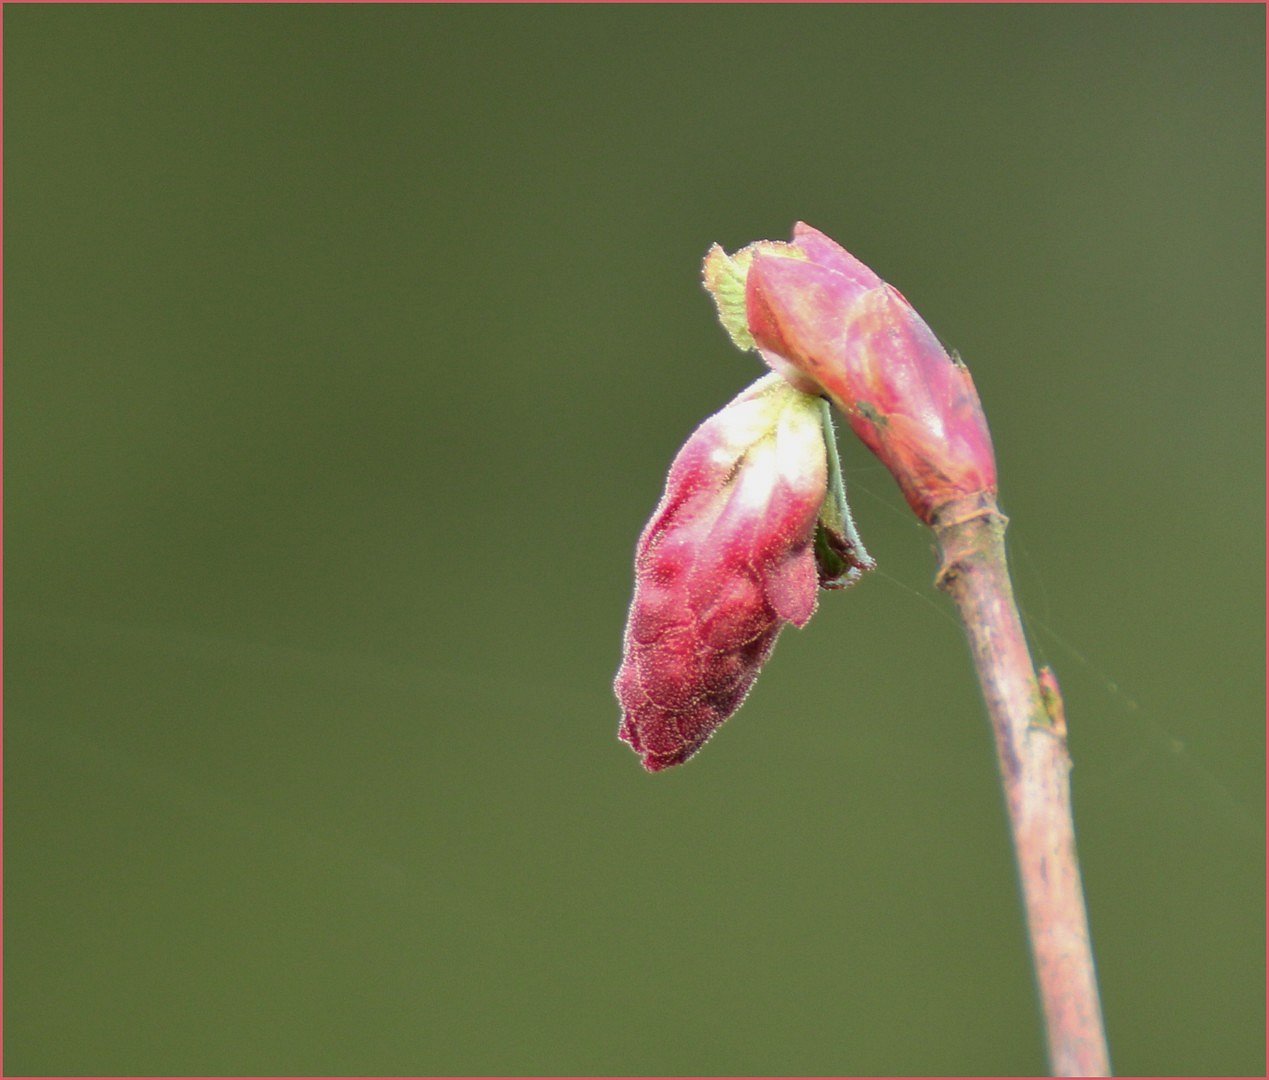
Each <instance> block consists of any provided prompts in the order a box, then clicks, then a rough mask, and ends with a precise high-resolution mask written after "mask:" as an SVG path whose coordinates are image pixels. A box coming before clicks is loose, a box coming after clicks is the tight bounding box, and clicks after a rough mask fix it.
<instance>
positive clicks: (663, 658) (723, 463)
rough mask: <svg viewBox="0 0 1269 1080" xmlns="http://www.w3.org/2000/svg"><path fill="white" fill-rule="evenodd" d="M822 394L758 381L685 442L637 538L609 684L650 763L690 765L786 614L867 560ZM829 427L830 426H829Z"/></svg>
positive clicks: (808, 604)
mask: <svg viewBox="0 0 1269 1080" xmlns="http://www.w3.org/2000/svg"><path fill="white" fill-rule="evenodd" d="M826 417H827V413H826V411H825V408H824V405H823V403H822V402H821V401H819V400H818V399H816V398H814V397H810V396H808V395H806V394H803V393H800V392H799V391H797V390H795V389H793V388H792V387H790V386H789V385H788V384H787V383H786V382H785V381H784V380H783V379H782V378H780V377H779V376H776V375H768V376H766V377H765V378H762V379H760V380H758V382H756V383H755V384H754V385H753V386H751V387H750V388H749V389H748V390H746V391H744V392H743V393H742V394H740V395H739V396H738V397H737V398H735V399H734V400H733V401H732V402H731V403H730V404H728V405H727V406H726V407H724V408H723V409H722V410H721V411H720V412H718V413H716V414H715V415H714V416H712V417H710V418H709V419H708V420H706V421H705V423H703V424H702V425H701V426H700V427H699V428H697V429H696V431H695V432H694V433H693V434H692V436H691V437H690V438H689V439H688V441H687V443H686V444H685V445H684V447H683V449H682V450H680V451H679V454H678V456H677V457H676V458H675V459H674V464H673V465H672V466H671V467H670V474H669V477H668V478H667V480H666V485H665V495H664V496H663V497H662V499H661V502H660V504H659V505H658V506H657V508H656V511H655V512H654V514H653V515H652V520H651V521H650V522H649V523H648V525H647V528H645V529H644V531H643V535H642V536H641V537H640V538H639V543H638V547H637V549H636V557H635V594H634V599H633V601H632V603H631V606H630V617H629V621H628V623H627V626H626V637H625V649H624V654H623V658H622V664H621V669H620V671H618V673H617V680H616V686H615V689H616V692H617V697H618V699H619V700H620V702H621V706H622V712H623V718H622V723H621V730H620V736H621V738H622V739H623V740H625V741H626V742H628V743H629V744H630V746H631V747H632V748H633V749H634V750H635V751H637V752H638V753H639V754H640V755H641V756H642V758H643V764H644V767H645V768H647V769H648V770H649V771H651V772H655V771H657V770H659V769H664V768H665V767H667V766H669V765H677V764H679V763H680V762H683V761H686V760H687V759H688V758H689V757H691V756H692V755H693V754H694V753H696V751H697V750H699V749H700V747H701V746H702V745H703V744H704V743H705V742H706V741H707V740H708V739H709V737H710V736H711V735H712V734H713V733H714V732H715V731H716V730H717V729H718V727H719V726H720V725H721V724H722V723H723V721H724V720H726V719H727V718H728V717H729V716H731V715H732V713H734V712H735V711H736V710H737V709H738V708H739V707H740V704H741V702H743V701H744V698H745V695H746V694H747V693H748V692H749V688H750V687H751V686H752V685H753V682H754V679H756V678H757V676H758V671H759V669H760V668H761V667H762V665H763V663H764V662H765V661H766V659H767V657H768V656H769V655H770V653H771V650H772V648H773V647H774V646H775V641H776V637H777V636H778V635H779V633H780V630H781V629H782V628H783V625H784V623H786V622H790V623H793V624H794V625H795V626H804V625H805V624H806V622H807V620H808V619H810V617H811V615H812V613H813V612H814V611H815V606H816V590H817V588H818V587H819V586H821V585H823V586H824V587H826V588H833V587H841V586H842V585H845V584H849V583H851V582H852V581H854V580H855V579H856V578H857V577H858V576H859V575H860V573H861V572H862V571H863V570H864V569H869V568H871V566H872V565H873V564H872V560H871V559H870V558H869V557H868V554H867V552H866V551H864V549H863V545H862V544H860V542H859V538H858V537H857V536H856V535H855V532H854V526H853V524H852V523H851V521H850V518H849V514H848V512H847V511H846V509H845V499H844V495H843V494H842V490H841V485H840V478H839V477H838V476H837V473H836V456H835V452H834V453H833V455H832V456H831V457H830V452H829V447H828V445H827V444H826V442H825V423H826ZM829 434H830V436H831V428H830V429H829Z"/></svg>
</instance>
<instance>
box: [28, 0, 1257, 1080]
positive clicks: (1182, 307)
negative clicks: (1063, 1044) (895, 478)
mask: <svg viewBox="0 0 1269 1080" xmlns="http://www.w3.org/2000/svg"><path fill="white" fill-rule="evenodd" d="M4 29H5V33H6V37H7V42H6V44H7V49H6V52H5V84H4V90H5V98H6V108H5V117H4V119H5V146H4V149H5V152H6V157H7V165H8V169H7V172H6V176H5V207H4V209H5V213H6V218H7V222H6V224H7V229H6V233H5V241H6V252H5V253H6V256H7V262H8V265H7V273H6V276H5V282H4V283H5V287H6V292H7V297H6V299H7V306H6V315H7V326H6V340H5V344H6V346H7V371H6V375H7V381H6V390H7V408H6V414H5V415H6V421H7V439H6V445H5V449H6V451H7V458H8V471H7V481H8V485H7V493H6V496H7V497H6V502H5V509H6V511H7V524H8V534H7V547H6V556H7V558H6V570H7V587H8V607H7V612H6V619H5V629H6V634H7V645H8V665H7V672H6V674H7V686H6V704H7V706H8V709H7V715H6V725H5V751H6V755H7V762H6V764H7V769H6V772H5V780H6V792H5V796H6V797H5V810H6V825H7V829H6V834H5V840H6V852H5V854H6V859H5V876H6V886H7V887H6V891H5V914H6V915H7V923H6V928H5V929H6V933H5V945H6V952H7V956H6V960H7V964H6V968H5V975H6V980H5V991H6V1001H5V1004H6V1006H7V1012H6V1016H5V1021H6V1023H5V1032H4V1035H5V1051H6V1059H5V1064H6V1069H7V1072H8V1073H9V1074H11V1075H12V1074H15V1073H25V1074H32V1073H36V1074H38V1073H60V1074H75V1073H98V1074H145V1073H172V1074H179V1073H204V1074H217V1073H220V1074H242V1073H257V1074H260V1073H263V1074H277V1073H281V1074H304V1073H309V1074H312V1073H328V1074H329V1073H333V1074H343V1073H404V1074H471V1073H480V1074H489V1073H518V1074H577V1073H599V1074H622V1073H627V1074H629V1073H639V1074H692V1073H697V1074H700V1073H706V1074H729V1073H732V1074H734V1073H745V1074H784V1075H793V1074H835V1075H839V1074H911V1073H918V1074H958V1073H961V1074H964V1073H970V1074H994V1073H1010V1074H1012V1073H1024V1074H1025V1073H1028V1072H1032V1073H1034V1072H1038V1071H1041V1070H1042V1069H1043V1068H1044V1064H1043V1050H1042V1044H1041V1037H1040V1034H1039V1025H1038V1020H1037V1014H1036V1006H1035V1003H1034V998H1033V993H1032V988H1031V976H1030V972H1029V967H1028V958H1027V953H1026V947H1025V941H1024V938H1023V931H1022V924H1021V915H1020V907H1019V902H1018V899H1017V896H1016V892H1015V885H1014V879H1013V870H1012V863H1011V853H1010V849H1009V847H1008V842H1007V835H1006V829H1005V822H1004V816H1003V812H1002V807H1001V801H1000V795H999V790H998V786H997V782H996V777H995V763H994V756H993V751H992V747H991V742H990V738H989V734H988V728H987V724H986V722H985V719H984V715H983V709H982V706H981V703H980V701H979V698H978V696H977V691H976V686H975V683H974V680H973V676H972V674H971V670H970V665H969V661H968V657H967V652H966V649H965V646H964V643H963V640H962V638H961V636H960V634H959V631H958V628H957V625H956V623H955V621H954V619H953V617H952V616H953V613H952V610H951V608H950V605H949V604H948V602H947V601H946V600H945V598H944V597H942V596H941V595H940V594H938V593H937V592H936V591H935V590H934V589H933V588H932V586H931V582H932V577H933V573H934V570H935V560H934V557H933V554H932V551H931V546H930V538H929V536H928V534H927V533H926V532H925V531H924V530H923V529H922V528H921V527H920V526H919V525H918V524H917V523H916V522H915V520H914V519H913V518H912V517H911V515H910V514H909V513H908V511H907V510H906V509H905V508H904V506H903V504H902V501H901V499H900V498H899V496H898V494H897V492H896V490H895V489H894V486H893V483H892V481H891V480H890V478H889V477H888V476H887V475H886V474H885V473H884V471H880V470H879V469H878V467H877V466H876V464H875V462H874V461H872V460H871V459H870V458H869V457H868V455H867V453H866V452H865V451H864V450H863V449H862V447H860V446H858V445H857V444H855V443H854V442H852V441H849V440H847V439H843V452H844V455H845V460H846V466H847V470H848V482H849V484H850V487H851V491H852V492H853V502H854V505H855V510H856V516H857V519H858V521H859V524H860V528H861V530H862V531H863V534H864V536H865V539H866V541H867V543H868V545H869V547H870V549H871V550H872V552H873V554H874V555H875V556H876V557H877V558H878V560H879V561H880V564H881V571H880V572H879V573H878V574H876V575H873V577H872V578H871V579H869V580H867V581H865V582H864V583H863V584H861V585H860V586H859V587H858V588H857V589H855V590H853V591H851V592H850V593H848V594H845V595H842V594H833V595H828V596H825V597H824V598H823V600H822V604H821V610H820V613H819V614H818V615H817V617H816V618H815V620H814V621H813V622H812V623H811V625H810V626H809V627H808V628H807V629H806V630H804V631H802V632H794V631H789V632H787V633H786V634H785V636H784V638H783V639H782V641H781V644H780V646H779V648H778V649H777V651H776V655H775V657H774V660H773V662H772V663H771V664H770V666H769V668H768V670H767V671H766V672H765V673H764V675H763V677H762V679H761V680H760V682H759V684H758V686H757V688H756V690H755V692H754V693H753V695H752V696H751V697H750V699H749V701H748V703H747V704H746V705H745V707H744V709H743V710H742V711H741V713H740V714H739V715H738V716H737V718H736V719H734V720H733V721H732V722H730V723H729V724H728V725H727V726H726V728H725V729H724V730H723V732H722V733H721V734H720V735H719V737H718V738H716V739H715V740H714V741H713V742H712V743H711V745H710V746H709V747H708V748H707V750H706V751H705V752H704V753H703V754H702V755H701V756H700V757H699V758H698V759H697V760H696V761H694V762H693V763H692V764H691V765H689V766H688V767H686V768H684V769H681V770H675V771H673V772H672V773H670V774H666V775H661V776H656V777H652V776H647V775H645V774H644V773H643V772H642V771H641V770H640V769H639V767H638V763H637V761H636V759H635V757H634V755H632V754H631V753H630V751H629V750H628V749H626V748H625V747H624V746H622V745H620V744H618V743H617V741H616V737H615V736H616V726H617V710H616V706H615V702H614V700H613V698H612V694H611V689H610V681H611V678H612V675H613V673H614V671H615V669H616V666H617V662H618V653H619V648H620V641H621V632H622V627H623V623H624V618H625V608H626V603H627V601H628V599H629V594H630V588H631V565H630V564H631V553H632V549H633V545H634V541H635V538H636V536H637V535H638V533H639V530H640V528H641V527H642V525H643V522H644V520H645V519H646V517H647V515H648V514H649V512H650V511H651V509H652V506H653V505H654V504H655V502H656V500H657V498H658V496H659V493H660V487H661V483H662V479H663V476H664V470H665V468H666V466H667V464H668V463H669V461H670V459H671V457H672V456H673V454H674V452H675V451H676V449H677V448H678V446H679V445H680V443H681V442H682V441H683V439H684V438H685V436H686V435H687V433H688V432H689V431H690V430H691V429H692V428H693V427H694V425H695V424H696V423H698V422H699V421H700V420H701V419H702V418H703V417H704V416H706V415H707V414H708V413H710V412H712V411H714V410H715V409H717V408H718V407H719V406H721V405H722V404H723V403H724V402H725V401H727V400H728V399H729V398H730V397H732V396H733V395H734V394H735V393H737V392H738V391H739V390H740V389H741V388H742V387H743V386H745V385H746V384H747V383H748V382H749V381H750V380H751V379H753V378H755V377H757V376H758V375H759V374H760V373H761V371H760V367H759V365H758V364H757V363H756V362H755V360H754V359H753V358H752V357H747V356H743V355H741V354H739V353H736V352H735V351H734V350H733V349H732V348H731V347H730V345H729V344H728V342H727V340H726V338H725V336H724V334H723V333H722V331H721V330H720V329H719V328H718V327H717V326H716V325H715V322H714V318H713V314H712V309H711V306H710V303H709V301H708V298H707V297H706V296H705V294H704V293H703V292H702V291H701V289H700V288H699V284H698V281H699V264H700V259H701V256H702V255H703V254H704V252H705V250H706V248H707V247H708V246H709V244H710V243H711V242H713V241H715V240H717V241H721V242H722V243H724V244H725V245H727V246H729V247H734V246H738V245H740V244H743V243H745V242H747V241H750V240H753V239H757V238H760V237H776V238H780V237H784V236H785V235H787V232H788V230H789V228H790V227H791V225H792V223H793V222H794V221H795V220H796V219H798V218H804V219H806V220H807V221H810V222H812V223H813V224H815V225H817V226H819V227H820V228H822V229H824V230H825V231H827V232H829V233H830V234H831V235H833V236H834V237H836V238H838V239H839V240H841V241H842V242H843V243H844V244H846V245H847V246H848V247H849V248H850V249H851V250H852V251H854V252H855V253H856V254H858V255H859V256H860V257H861V258H863V259H864V260H865V261H867V262H869V263H870V264H871V265H873V266H874V267H875V268H876V269H877V270H878V271H879V272H880V273H881V274H882V275H883V276H885V277H886V278H888V279H889V280H891V281H893V282H894V283H895V284H896V285H898V287H899V288H901V289H902V290H903V291H904V293H905V294H906V295H907V296H908V297H909V298H910V299H911V300H912V301H913V302H914V303H915V305H916V306H917V308H918V309H919V310H920V311H921V312H922V313H923V314H924V315H925V317H926V318H927V320H928V321H929V322H930V323H931V325H932V326H933V327H934V328H935V329H936V330H937V331H938V333H939V334H940V336H941V337H942V338H943V339H944V340H945V341H947V342H948V343H949V344H951V345H954V346H956V347H957V348H958V349H959V350H960V352H961V353H962V354H963V355H964V356H965V358H966V360H967V362H968V363H969V364H970V365H971V367H972V368H973V371H974V375H975V378H976V380H977V382H978V386H979V388H980V390H981V393H982V397H983V399H984V402H985V405H986V409H987V413H988V416H989V418H990V420H991V424H992V428H993V431H994V434H995V438H996V443H997V448H998V453H999V457H1000V463H1001V477H1002V494H1003V502H1004V505H1005V508H1006V509H1007V510H1008V512H1009V513H1010V515H1011V517H1012V519H1013V528H1012V543H1013V547H1012V553H1013V559H1014V564H1015V567H1016V574H1017V579H1018V589H1019V592H1020V597H1021V600H1022V602H1023V604H1024V605H1025V607H1026V609H1027V614H1028V617H1029V620H1030V622H1029V628H1030V632H1031V634H1032V636H1033V641H1034V645H1035V648H1036V650H1037V653H1038V654H1039V655H1040V657H1041V658H1042V659H1046V660H1049V661H1050V662H1051V663H1053V664H1054V666H1055V667H1056V668H1057V670H1058V672H1059V674H1060V675H1061V677H1062V679H1063V685H1064V687H1065V691H1066V697H1067V706H1068V710H1069V714H1070V720H1071V725H1072V749H1073V753H1074V756H1075V761H1076V768H1075V773H1074V787H1075V799H1076V810H1077V815H1078V826H1079V830H1080V838H1081V847H1082V856H1083V860H1084V872H1085V875H1086V885H1087V890H1088V899H1089V907H1090V911H1091V917H1092V923H1093V931H1094V938H1095V943H1096V947H1097V950H1098V960H1099V966H1100V972H1101V978H1102V988H1103V995H1104V1003H1105V1011H1106V1017H1107V1024H1108V1028H1109V1034H1110V1038H1111V1043H1112V1052H1113V1057H1114V1061H1115V1064H1116V1066H1117V1069H1118V1071H1120V1072H1122V1073H1136V1074H1169V1073H1170V1074H1177V1073H1182V1074H1208V1075H1211V1074H1230V1073H1244V1074H1252V1075H1256V1074H1258V1075H1263V1070H1264V1068H1265V1061H1264V1045H1265V1044H1264V1021H1263V1017H1264V1004H1265V1002H1264V956H1265V939H1264V905H1263V895H1264V894H1263V883H1264V880H1265V865H1264V857H1263V850H1264V845H1263V806H1264V786H1263V780H1264V776H1263V763H1264V760H1265V746H1264V726H1263V725H1264V704H1265V703H1264V696H1263V686H1264V679H1263V673H1264V672H1263V646H1264V637H1263V621H1262V598H1263V596H1264V589H1265V582H1264V576H1263V569H1262V567H1263V550H1264V549H1263V532H1262V527H1263V522H1264V513H1265V506H1264V496H1263V473H1262V471H1261V462H1262V460H1263V427H1262V418H1263V416H1264V411H1263V409H1264V357H1263V350H1264V338H1263V317H1264V309H1263V297H1264V288H1265V280H1264V217H1263V192H1264V182H1265V178H1264V174H1263V160H1264V148H1263V137H1262V133H1263V130H1264V122H1265V117H1264V107H1263V105H1264V92H1263V85H1264V84H1263V79H1264V69H1263V51H1264V12H1263V9H1261V8H1260V7H1257V6H1240V7H1233V6H1224V7H1222V6H1211V7H1209V6H1201V7H1185V6H1182V7H1172V6H1167V7H1153V6H1144V7H997V6H987V7H934V8H927V7H871V6H869V7H858V8H856V7H818V6H815V7H811V6H806V7H802V6H793V7H785V6H773V7H747V6H742V7H713V6H709V7H682V8H661V7H594V8H591V7H571V6H570V7H533V8H522V7H388V6H384V7H356V8H353V7H343V6H334V7H316V6H298V7H292V6H279V7H251V6H248V7H238V6H227V7H185V6H171V7H165V6H134V7H128V6H122V7H114V6H109V7H91V6H75V5H72V6H66V7H62V6H31V7H27V6H19V7H13V6H10V7H8V8H7V9H6V10H5V12H4Z"/></svg>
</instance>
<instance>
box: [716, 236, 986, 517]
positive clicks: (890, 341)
mask: <svg viewBox="0 0 1269 1080" xmlns="http://www.w3.org/2000/svg"><path fill="white" fill-rule="evenodd" d="M705 276H706V286H707V287H708V288H710V291H711V292H712V293H713V294H714V297H715V300H716V302H717V303H718V305H719V313H720V317H721V318H722V319H723V323H724V326H728V317H729V314H730V316H731V318H732V319H733V321H734V319H735V309H734V297H735V296H736V293H737V282H738V281H739V280H743V282H744V297H745V327H744V330H745V335H744V336H742V337H738V335H737V333H736V332H735V331H734V330H732V328H731V326H728V329H729V332H731V333H732V338H733V340H735V341H736V343H737V344H739V345H741V346H742V347H744V346H746V344H747V341H746V340H745V339H746V338H747V339H748V341H751V342H752V343H753V347H756V348H757V350H758V351H759V353H761V355H762V357H763V359H764V360H765V361H766V362H767V364H768V365H769V366H770V367H771V368H772V370H774V371H777V372H779V373H780V374H782V375H784V376H785V377H786V378H788V379H790V381H791V382H792V383H793V384H794V385H796V386H798V387H799V388H801V389H803V390H807V391H809V392H816V393H824V394H827V395H828V396H829V398H831V399H832V401H833V402H834V404H836V405H837V407H838V408H839V409H841V411H842V412H843V413H845V415H846V417H847V418H848V420H849V421H850V426H851V428H852V429H853V430H854V432H855V434H856V435H858V436H859V437H860V439H862V440H863V441H864V443H865V444H866V445H867V446H868V448H869V449H870V450H872V451H873V453H875V454H876V455H877V456H878V457H879V458H880V459H881V460H882V462H883V463H885V465H886V466H887V467H888V468H889V469H890V471H891V472H892V473H893V474H894V476H895V479H896V480H898V482H899V486H900V488H901V489H902V490H903V493H904V495H905V496H906V498H907V500H908V503H909V505H910V506H911V507H912V509H913V510H915V511H916V513H917V515H918V516H919V517H920V518H921V519H922V520H923V521H925V522H927V523H929V522H931V521H932V520H933V519H934V517H935V516H936V514H937V513H938V511H939V509H940V508H941V507H943V506H945V505H947V504H948V503H949V502H951V501H952V500H954V499H959V498H963V497H965V496H970V495H977V494H981V493H991V492H994V491H995V489H996V461H995V455H994V454H993V451H992V446H991V435H990V434H989V432H988V430H987V422H986V420H985V418H984V417H983V411H982V406H981V405H980V403H979V400H978V392H977V391H976V390H975V389H974V383H973V380H972V379H971V378H970V375H969V371H968V370H967V369H966V368H965V366H964V365H963V364H961V363H960V362H959V361H957V360H953V359H952V358H951V357H950V356H948V354H947V351H946V350H945V349H944V348H943V346H942V345H941V344H940V343H939V340H938V338H936V337H935V336H934V334H933V332H931V330H930V328H929V327H928V326H926V324H925V323H924V322H923V321H922V319H921V317H920V316H919V315H918V314H917V313H916V312H915V311H914V310H913V309H912V306H911V305H910V304H909V303H908V302H907V300H905V299H904V297H903V295H902V293H900V292H899V291H898V290H897V289H895V288H894V287H893V286H890V285H887V284H886V283H885V282H883V281H882V280H881V279H880V278H879V277H878V276H877V275H876V274H875V273H873V272H872V271H871V270H870V269H868V267H866V266H865V265H864V264H863V263H861V262H860V261H859V260H858V259H856V258H855V257H854V256H853V255H851V254H849V253H848V252H847V251H846V250H845V249H844V248H842V247H841V246H840V245H838V244H837V243H835V242H834V241H832V240H830V239H829V238H828V237H827V236H825V235H824V234H823V233H821V232H819V231H817V230H816V229H813V228H811V227H810V226H809V225H805V224H802V223H800V222H799V223H798V225H797V226H795V228H794V230H793V241H792V243H789V244H781V243H774V242H771V241H760V242H758V243H756V244H751V245H750V246H749V247H748V248H746V249H744V250H742V251H740V252H738V253H737V254H736V255H735V256H727V255H725V254H724V253H723V252H722V250H721V249H720V248H717V247H715V248H714V249H713V250H711V252H710V254H709V255H708V256H707V257H706V273H705ZM713 283H722V287H721V288H720V287H718V286H717V284H713Z"/></svg>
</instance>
